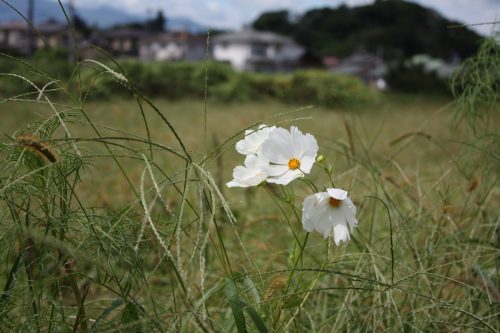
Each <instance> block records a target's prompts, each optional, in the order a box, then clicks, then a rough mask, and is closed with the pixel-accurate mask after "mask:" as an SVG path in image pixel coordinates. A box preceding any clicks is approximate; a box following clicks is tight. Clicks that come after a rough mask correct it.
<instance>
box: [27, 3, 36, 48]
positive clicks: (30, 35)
mask: <svg viewBox="0 0 500 333" xmlns="http://www.w3.org/2000/svg"><path fill="white" fill-rule="evenodd" d="M28 21H29V23H30V24H31V25H32V26H33V27H34V26H35V0H28ZM30 24H28V43H29V45H28V54H29V55H32V54H33V53H34V52H35V34H34V31H33V28H32V27H31V26H30Z"/></svg>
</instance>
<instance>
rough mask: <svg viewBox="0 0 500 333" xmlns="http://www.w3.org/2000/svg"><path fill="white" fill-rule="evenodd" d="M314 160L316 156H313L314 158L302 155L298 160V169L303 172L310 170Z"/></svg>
mask: <svg viewBox="0 0 500 333" xmlns="http://www.w3.org/2000/svg"><path fill="white" fill-rule="evenodd" d="M315 161H316V157H314V158H310V157H303V158H302V159H301V160H300V170H301V171H303V172H304V173H309V172H311V169H312V167H313V165H314V162H315Z"/></svg>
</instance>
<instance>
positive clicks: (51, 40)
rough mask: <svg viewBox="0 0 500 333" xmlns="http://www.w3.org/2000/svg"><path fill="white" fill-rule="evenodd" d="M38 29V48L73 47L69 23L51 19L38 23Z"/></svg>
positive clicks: (36, 42)
mask: <svg viewBox="0 0 500 333" xmlns="http://www.w3.org/2000/svg"><path fill="white" fill-rule="evenodd" d="M36 29H37V30H38V34H36V33H35V37H36V41H35V45H36V48H37V49H41V48H43V47H50V48H66V49H67V48H70V47H71V39H72V36H71V29H70V27H69V25H68V24H67V23H61V22H58V21H56V20H54V19H49V20H47V21H45V22H42V23H40V24H37V25H36ZM42 37H43V38H42Z"/></svg>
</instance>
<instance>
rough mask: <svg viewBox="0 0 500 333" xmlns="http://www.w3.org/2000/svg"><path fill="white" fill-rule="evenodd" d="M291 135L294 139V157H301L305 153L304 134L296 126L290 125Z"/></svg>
mask: <svg viewBox="0 0 500 333" xmlns="http://www.w3.org/2000/svg"><path fill="white" fill-rule="evenodd" d="M290 136H291V140H292V154H293V157H296V158H300V157H302V155H303V154H304V149H305V147H304V145H303V143H304V142H303V141H304V134H303V133H302V132H301V131H300V130H299V129H298V128H297V127H296V126H292V127H290Z"/></svg>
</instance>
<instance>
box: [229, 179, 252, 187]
mask: <svg viewBox="0 0 500 333" xmlns="http://www.w3.org/2000/svg"><path fill="white" fill-rule="evenodd" d="M226 186H227V187H249V186H248V185H246V184H242V183H240V182H238V181H236V180H231V181H230V182H228V183H227V184H226Z"/></svg>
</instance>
